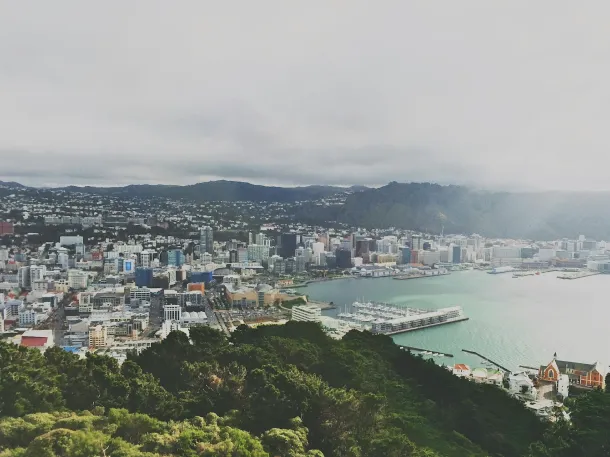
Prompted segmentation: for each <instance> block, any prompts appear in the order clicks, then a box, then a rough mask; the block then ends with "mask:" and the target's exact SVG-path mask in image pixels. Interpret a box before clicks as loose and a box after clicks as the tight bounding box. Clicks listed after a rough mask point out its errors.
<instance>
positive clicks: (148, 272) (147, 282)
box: [136, 268, 153, 287]
mask: <svg viewBox="0 0 610 457" xmlns="http://www.w3.org/2000/svg"><path fill="white" fill-rule="evenodd" d="M152 282H153V269H152V268H136V286H138V287H151V286H152Z"/></svg>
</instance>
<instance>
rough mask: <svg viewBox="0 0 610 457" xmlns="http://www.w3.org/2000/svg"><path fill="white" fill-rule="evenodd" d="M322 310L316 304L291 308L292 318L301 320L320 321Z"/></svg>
mask: <svg viewBox="0 0 610 457" xmlns="http://www.w3.org/2000/svg"><path fill="white" fill-rule="evenodd" d="M321 316H322V310H321V309H320V307H318V306H315V305H299V306H293V307H292V310H291V317H290V318H291V320H293V321H299V322H319V321H320V317H321Z"/></svg>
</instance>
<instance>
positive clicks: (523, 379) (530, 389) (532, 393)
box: [508, 372, 538, 400]
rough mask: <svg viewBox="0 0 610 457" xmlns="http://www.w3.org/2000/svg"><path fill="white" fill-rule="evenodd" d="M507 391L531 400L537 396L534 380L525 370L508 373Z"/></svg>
mask: <svg viewBox="0 0 610 457" xmlns="http://www.w3.org/2000/svg"><path fill="white" fill-rule="evenodd" d="M508 392H509V393H510V394H512V395H520V396H523V397H524V398H530V399H532V400H534V399H536V397H537V396H538V391H537V390H536V388H535V387H534V382H533V381H532V380H531V379H530V377H529V376H528V375H527V373H525V372H519V373H510V374H509V375H508Z"/></svg>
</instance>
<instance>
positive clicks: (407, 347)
mask: <svg viewBox="0 0 610 457" xmlns="http://www.w3.org/2000/svg"><path fill="white" fill-rule="evenodd" d="M396 346H398V347H399V348H400V349H407V350H409V351H418V352H430V353H432V354H440V355H442V356H443V357H453V354H448V353H446V352H442V351H433V350H432V349H422V348H416V347H413V346H403V345H402V344H397V345H396Z"/></svg>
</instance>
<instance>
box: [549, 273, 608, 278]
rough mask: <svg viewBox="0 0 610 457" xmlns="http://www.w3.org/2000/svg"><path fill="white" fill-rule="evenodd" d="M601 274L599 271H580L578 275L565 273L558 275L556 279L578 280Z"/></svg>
mask: <svg viewBox="0 0 610 457" xmlns="http://www.w3.org/2000/svg"><path fill="white" fill-rule="evenodd" d="M599 274H601V273H600V272H599V271H580V272H578V273H572V274H570V273H565V274H562V275H558V276H557V278H558V279H580V278H586V277H588V276H595V275H599Z"/></svg>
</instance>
